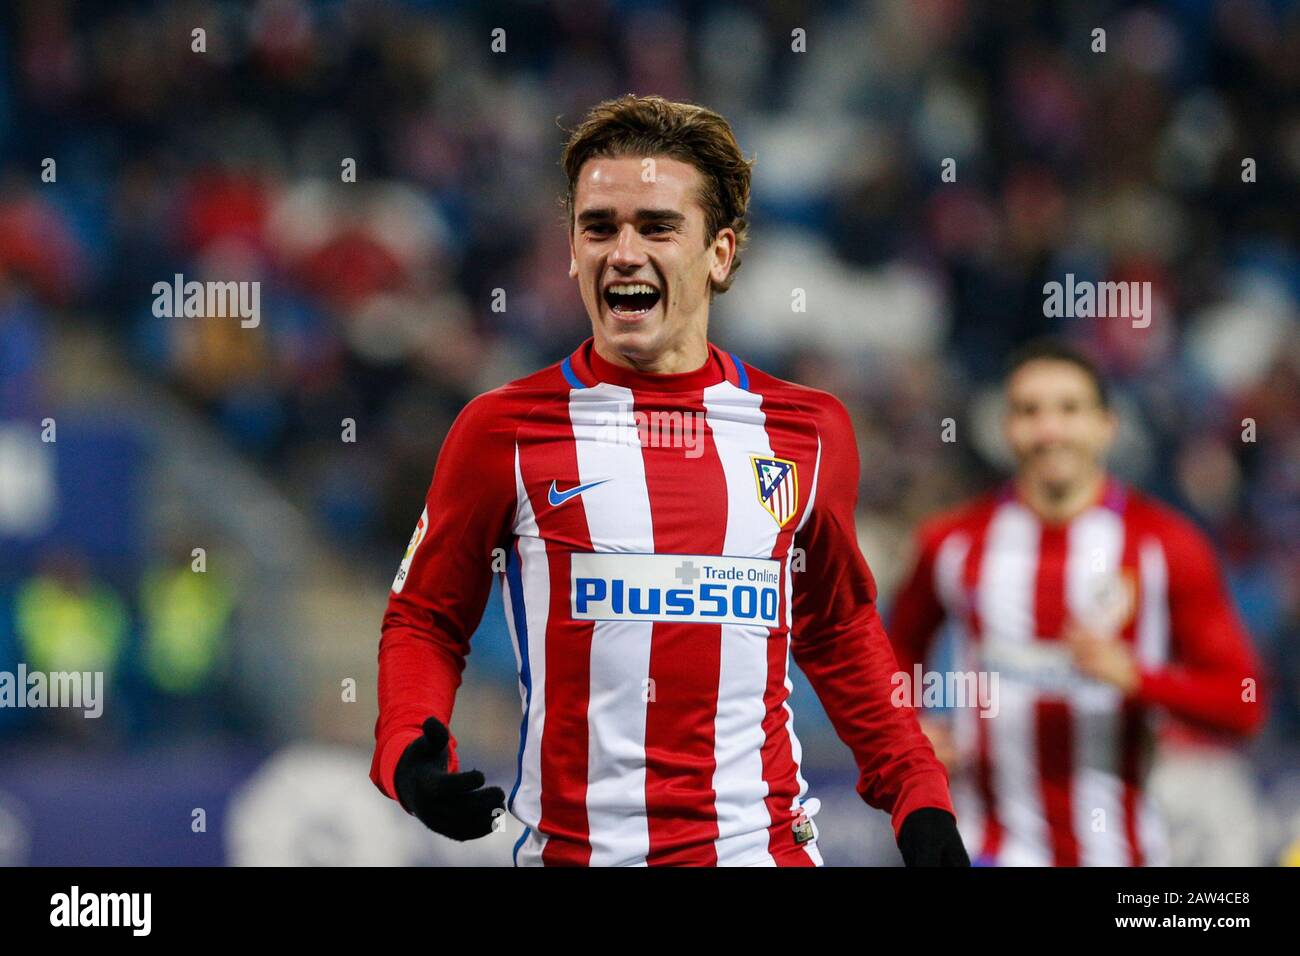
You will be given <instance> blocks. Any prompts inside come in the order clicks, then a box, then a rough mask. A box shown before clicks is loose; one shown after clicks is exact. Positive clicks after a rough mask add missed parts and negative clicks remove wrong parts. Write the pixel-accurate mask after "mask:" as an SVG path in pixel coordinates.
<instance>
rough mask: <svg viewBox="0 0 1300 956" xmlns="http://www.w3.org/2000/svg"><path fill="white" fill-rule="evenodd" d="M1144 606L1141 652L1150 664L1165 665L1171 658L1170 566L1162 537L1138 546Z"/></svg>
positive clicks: (1139, 629)
mask: <svg viewBox="0 0 1300 956" xmlns="http://www.w3.org/2000/svg"><path fill="white" fill-rule="evenodd" d="M1138 579H1139V581H1140V582H1141V584H1140V586H1139V593H1140V594H1141V596H1142V597H1141V608H1140V611H1139V616H1138V622H1137V656H1138V660H1139V661H1141V662H1142V663H1143V664H1145V665H1146V666H1148V667H1163V666H1164V665H1165V664H1166V663H1167V662H1168V660H1169V593H1168V592H1169V567H1168V565H1166V564H1165V551H1164V548H1162V547H1161V546H1160V543H1159V542H1158V541H1154V540H1149V541H1143V542H1142V544H1141V545H1140V546H1139V548H1138Z"/></svg>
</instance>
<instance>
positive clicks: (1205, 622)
mask: <svg viewBox="0 0 1300 956" xmlns="http://www.w3.org/2000/svg"><path fill="white" fill-rule="evenodd" d="M1005 390H1006V411H1005V415H1006V418H1005V423H1004V426H1005V436H1006V439H1007V442H1008V444H1009V445H1010V447H1011V450H1012V452H1013V454H1014V456H1015V460H1016V465H1017V468H1016V474H1015V477H1014V478H1013V479H1012V480H1010V481H1009V482H1007V483H1006V484H1005V485H1004V486H1003V487H1002V488H1001V489H1000V490H998V491H996V492H994V493H991V494H988V495H985V496H983V497H981V498H979V499H977V500H975V501H974V502H971V503H969V504H967V505H965V506H964V507H960V508H958V509H956V510H954V511H951V512H949V513H947V514H943V515H941V516H939V517H937V518H934V519H932V520H930V521H929V522H927V523H926V524H925V525H924V526H923V527H922V528H921V530H920V532H919V534H918V537H919V558H918V560H917V562H916V565H915V568H914V570H913V571H912V573H911V575H910V576H909V578H908V579H907V580H906V582H905V583H904V585H903V587H902V588H901V590H900V591H899V594H898V598H897V600H896V602H895V605H894V608H893V612H892V620H891V628H890V636H891V639H892V640H893V643H894V648H895V651H896V652H897V655H898V660H899V666H900V668H901V669H902V671H903V672H905V673H912V671H913V668H914V667H915V666H916V665H917V664H919V663H921V662H923V661H924V659H925V656H926V653H927V651H928V650H929V648H930V646H931V642H932V639H933V638H934V636H935V634H936V632H937V631H938V630H939V628H940V626H941V625H942V624H943V623H944V622H945V621H949V622H951V623H952V624H954V625H955V626H956V627H955V631H956V632H957V634H958V635H959V637H958V641H957V648H958V661H959V663H956V664H954V668H955V669H957V670H962V671H965V670H979V671H983V672H986V673H989V674H996V675H997V685H996V686H997V699H996V701H995V702H994V706H993V707H990V708H988V709H987V714H988V715H987V716H980V712H979V710H977V709H975V708H968V707H956V708H954V709H953V711H952V713H953V715H954V716H953V718H952V722H951V724H950V723H949V722H948V721H944V720H937V719H935V718H932V717H926V718H924V719H923V721H922V725H923V727H924V728H925V729H926V732H927V733H928V734H929V735H930V737H931V739H932V741H933V742H934V744H935V749H936V752H937V753H938V754H939V757H940V759H942V760H943V761H944V762H945V764H947V766H948V767H949V769H950V771H952V772H953V774H954V798H955V799H956V801H957V805H958V808H959V810H960V812H961V820H962V834H963V837H964V838H965V839H966V841H967V848H968V850H969V851H970V853H971V856H972V857H973V858H974V859H975V862H976V864H977V865H979V864H986V865H1010V866H1017V865H1020V866H1026V865H1027V866H1048V865H1054V866H1088V865H1102V866H1143V865H1160V864H1165V863H1167V862H1168V842H1167V839H1166V834H1165V829H1164V826H1163V822H1162V820H1161V819H1160V816H1159V813H1158V812H1157V809H1156V807H1155V805H1154V801H1152V799H1151V798H1150V794H1149V792H1148V786H1147V776H1148V772H1149V770H1150V767H1151V763H1152V758H1153V741H1154V732H1155V726H1156V722H1155V719H1154V718H1156V717H1157V716H1158V715H1159V714H1160V713H1161V712H1165V713H1168V714H1172V715H1176V716H1177V717H1178V718H1179V719H1180V720H1181V721H1183V722H1185V723H1187V724H1189V725H1192V726H1196V727H1200V728H1203V729H1205V730H1206V731H1207V732H1217V733H1219V734H1230V735H1235V736H1239V737H1244V736H1247V735H1249V734H1251V733H1253V732H1254V731H1255V730H1256V729H1257V728H1258V727H1259V726H1260V725H1261V723H1262V722H1263V720H1264V716H1265V709H1264V707H1263V705H1262V704H1261V703H1260V701H1259V698H1258V682H1259V677H1260V673H1259V668H1258V665H1257V663H1256V660H1255V657H1254V654H1253V652H1252V649H1251V647H1250V643H1249V640H1248V638H1247V635H1246V633H1245V631H1244V630H1243V628H1242V625H1241V623H1240V622H1239V620H1238V617H1237V614H1236V612H1235V610H1234V608H1233V606H1232V603H1231V601H1230V600H1229V597H1228V595H1227V592H1226V590H1225V587H1224V583H1223V580H1222V576H1221V574H1220V571H1219V567H1218V562H1217V560H1216V558H1215V555H1214V552H1213V550H1212V547H1211V545H1210V543H1209V542H1208V540H1207V539H1206V538H1205V536H1204V535H1203V534H1202V533H1201V532H1200V531H1198V530H1197V529H1196V528H1195V527H1194V526H1193V525H1192V524H1191V523H1190V522H1189V521H1188V520H1186V519H1185V518H1182V517H1181V516H1179V515H1178V514H1176V513H1175V512H1173V511H1172V510H1171V509H1169V508H1167V507H1165V506H1163V505H1161V504H1159V503H1158V502H1156V501H1154V500H1153V499H1150V498H1148V497H1146V496H1144V495H1142V494H1140V493H1138V492H1137V491H1135V490H1134V489H1132V488H1129V487H1126V486H1125V485H1123V484H1122V483H1120V482H1119V481H1117V480H1116V479H1115V478H1114V477H1113V476H1111V475H1109V474H1108V473H1107V471H1106V466H1105V458H1106V454H1107V451H1108V449H1109V447H1110V445H1111V443H1112V440H1113V438H1114V435H1115V431H1116V425H1117V423H1116V418H1115V415H1114V413H1113V412H1112V411H1111V408H1110V401H1109V396H1108V392H1107V387H1106V383H1105V382H1104V380H1103V379H1102V376H1101V375H1100V373H1099V372H1098V370H1097V368H1096V367H1095V366H1094V365H1093V364H1092V362H1091V361H1090V360H1089V359H1088V358H1087V356H1086V355H1084V354H1083V353H1082V352H1080V351H1078V350H1075V349H1074V348H1073V347H1071V346H1069V345H1068V344H1065V343H1063V342H1060V341H1055V340H1048V339H1044V340H1038V341H1036V342H1033V343H1030V344H1029V345H1027V346H1025V347H1024V348H1022V349H1021V350H1020V351H1019V352H1018V353H1016V354H1015V355H1014V356H1013V358H1012V360H1011V362H1010V363H1009V372H1008V376H1007V379H1006V385H1005Z"/></svg>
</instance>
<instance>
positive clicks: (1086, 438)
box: [1005, 359, 1115, 492]
mask: <svg viewBox="0 0 1300 956" xmlns="http://www.w3.org/2000/svg"><path fill="white" fill-rule="evenodd" d="M1005 434H1006V438H1007V442H1008V444H1010V446H1011V450H1012V452H1013V453H1014V455H1015V457H1016V463H1017V466H1018V469H1019V472H1020V474H1021V476H1022V477H1025V478H1028V479H1029V480H1030V481H1032V482H1034V483H1036V484H1041V485H1044V486H1046V487H1047V488H1049V489H1051V490H1054V491H1057V492H1063V491H1066V490H1068V489H1071V488H1073V487H1076V486H1077V485H1078V484H1079V483H1080V482H1082V481H1086V480H1087V479H1088V478H1090V477H1092V476H1093V475H1094V474H1095V473H1096V471H1097V469H1099V468H1100V467H1101V466H1102V461H1103V459H1104V457H1105V454H1106V451H1107V449H1109V447H1110V443H1111V441H1112V440H1113V438H1114V436H1115V418H1114V416H1113V415H1112V414H1111V413H1110V411H1108V410H1107V409H1106V408H1104V407H1102V405H1101V401H1100V398H1099V396H1098V395H1097V389H1096V388H1095V387H1094V386H1093V383H1092V379H1091V378H1089V377H1088V374H1087V373H1086V372H1084V371H1083V370H1082V369H1081V368H1079V367H1077V366H1075V365H1073V364H1072V363H1070V362H1063V361H1058V360H1055V359H1038V360H1035V361H1032V362H1028V363H1026V364H1024V365H1022V366H1021V367H1020V368H1018V369H1017V370H1016V371H1015V372H1014V373H1013V374H1012V376H1011V377H1010V378H1009V379H1008V380H1007V412H1006V420H1005Z"/></svg>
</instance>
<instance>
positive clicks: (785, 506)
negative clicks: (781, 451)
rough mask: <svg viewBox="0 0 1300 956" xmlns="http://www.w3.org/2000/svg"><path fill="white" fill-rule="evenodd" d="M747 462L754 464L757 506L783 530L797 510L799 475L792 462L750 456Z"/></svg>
mask: <svg viewBox="0 0 1300 956" xmlns="http://www.w3.org/2000/svg"><path fill="white" fill-rule="evenodd" d="M749 460H750V461H751V462H753V463H754V481H755V482H757V484H758V501H759V504H761V505H762V506H763V508H764V509H765V510H766V511H767V513H768V514H770V515H771V516H772V517H773V518H775V519H776V523H777V525H778V526H779V527H782V528H784V527H785V525H786V522H787V521H789V520H790V519H791V518H793V517H794V513H795V512H796V511H798V510H799V475H798V472H797V470H796V469H795V464H794V462H792V461H787V460H786V459H784V458H762V457H760V456H758V455H750V456H749Z"/></svg>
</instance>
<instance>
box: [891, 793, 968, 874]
mask: <svg viewBox="0 0 1300 956" xmlns="http://www.w3.org/2000/svg"><path fill="white" fill-rule="evenodd" d="M898 849H899V850H901V851H902V853H903V864H904V865H905V866H970V857H969V856H967V855H966V847H964V846H963V845H962V842H961V834H960V833H958V832H957V818H956V817H954V816H953V815H952V814H951V813H949V812H948V811H947V810H940V809H939V808H938V807H922V808H921V809H920V810H913V811H912V812H911V813H909V814H908V815H907V819H905V820H904V821H903V825H902V827H900V828H899V830H898Z"/></svg>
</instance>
